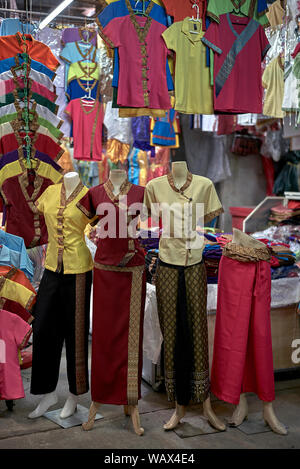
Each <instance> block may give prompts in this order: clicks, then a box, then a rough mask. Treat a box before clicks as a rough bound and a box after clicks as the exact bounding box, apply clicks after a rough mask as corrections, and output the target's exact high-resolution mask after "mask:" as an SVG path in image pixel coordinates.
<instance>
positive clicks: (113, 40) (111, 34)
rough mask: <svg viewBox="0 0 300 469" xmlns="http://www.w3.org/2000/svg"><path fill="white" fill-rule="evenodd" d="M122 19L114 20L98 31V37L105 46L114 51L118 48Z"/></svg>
mask: <svg viewBox="0 0 300 469" xmlns="http://www.w3.org/2000/svg"><path fill="white" fill-rule="evenodd" d="M121 20H122V18H114V19H113V20H112V21H110V22H109V23H108V25H107V26H105V28H101V29H100V36H101V37H102V39H103V40H104V41H105V42H106V44H107V45H108V46H109V47H110V48H111V49H114V48H115V47H119V46H120V21H121Z"/></svg>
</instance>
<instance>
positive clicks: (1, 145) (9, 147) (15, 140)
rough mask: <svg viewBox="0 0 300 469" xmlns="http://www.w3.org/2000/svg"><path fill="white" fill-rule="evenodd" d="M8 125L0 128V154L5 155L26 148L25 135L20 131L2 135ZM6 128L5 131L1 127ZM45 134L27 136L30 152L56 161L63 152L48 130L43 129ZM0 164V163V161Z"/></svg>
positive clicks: (35, 133)
mask: <svg viewBox="0 0 300 469" xmlns="http://www.w3.org/2000/svg"><path fill="white" fill-rule="evenodd" d="M8 125H10V123H6V124H4V125H1V126H0V154H1V155H5V154H7V153H9V152H12V151H14V150H17V149H18V148H19V147H22V146H26V140H25V137H26V133H25V132H22V131H20V130H16V131H15V132H14V133H8V134H3V133H2V132H5V131H7V130H8V129H7V126H8ZM4 126H6V129H5V128H4V129H3V127H4ZM44 131H45V133H37V132H34V133H32V132H30V133H29V134H28V135H29V137H30V138H31V148H32V150H37V151H39V152H42V153H45V154H47V155H48V156H49V158H50V159H51V160H53V161H58V160H59V158H60V157H61V156H62V155H63V153H64V150H63V149H62V147H61V146H60V145H59V144H58V143H56V142H55V141H54V140H53V138H52V136H51V134H50V132H49V130H48V129H46V128H44ZM0 164H1V161H0Z"/></svg>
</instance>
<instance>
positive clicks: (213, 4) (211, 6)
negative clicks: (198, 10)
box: [207, 0, 270, 28]
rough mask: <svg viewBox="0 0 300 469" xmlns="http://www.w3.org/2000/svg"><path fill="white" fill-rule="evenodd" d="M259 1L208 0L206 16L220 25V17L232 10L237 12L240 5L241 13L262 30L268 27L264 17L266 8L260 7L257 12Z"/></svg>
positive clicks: (266, 19) (267, 21)
mask: <svg viewBox="0 0 300 469" xmlns="http://www.w3.org/2000/svg"><path fill="white" fill-rule="evenodd" d="M258 1H259V0H241V1H239V0H222V1H220V0H208V5H207V15H208V16H209V17H210V18H211V19H212V20H214V21H216V22H217V23H220V16H221V15H224V14H225V13H231V12H232V11H233V10H234V9H235V10H237V9H238V7H239V4H240V8H241V12H242V13H243V14H244V15H246V16H249V17H250V18H253V19H254V20H255V21H258V23H260V24H261V25H262V26H263V27H264V28H267V27H268V26H270V24H269V20H268V18H267V16H266V14H265V13H266V10H267V8H266V6H265V1H264V6H262V7H260V11H258Z"/></svg>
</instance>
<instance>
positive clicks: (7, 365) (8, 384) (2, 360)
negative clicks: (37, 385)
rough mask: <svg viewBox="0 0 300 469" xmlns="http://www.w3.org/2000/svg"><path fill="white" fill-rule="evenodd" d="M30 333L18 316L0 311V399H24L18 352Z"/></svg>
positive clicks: (28, 327)
mask: <svg viewBox="0 0 300 469" xmlns="http://www.w3.org/2000/svg"><path fill="white" fill-rule="evenodd" d="M31 331H32V330H31V327H30V326H29V324H28V323H27V322H25V321H23V319H21V318H20V317H19V316H17V315H16V314H13V313H9V312H8V311H5V310H3V309H1V310H0V399H3V400H4V399H5V400H14V399H22V398H23V397H25V394H24V387H23V382H22V377H21V372H20V364H19V356H18V350H20V349H21V348H23V347H25V345H26V344H27V342H28V339H29V337H30V335H31Z"/></svg>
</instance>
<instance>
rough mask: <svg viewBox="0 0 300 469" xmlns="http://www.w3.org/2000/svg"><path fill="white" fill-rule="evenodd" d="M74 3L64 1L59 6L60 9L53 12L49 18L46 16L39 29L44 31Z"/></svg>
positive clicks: (67, 0)
mask: <svg viewBox="0 0 300 469" xmlns="http://www.w3.org/2000/svg"><path fill="white" fill-rule="evenodd" d="M72 2H74V0H64V1H63V2H61V4H60V5H58V7H56V8H55V10H53V11H52V12H51V13H50V14H49V15H48V16H46V18H45V19H44V20H43V21H41V23H40V25H39V29H44V28H45V27H46V26H47V24H49V23H50V22H51V21H52V20H53V19H54V18H56V17H57V16H58V15H59V14H60V13H61V12H62V11H63V10H64V9H65V8H67V6H69V5H70V4H71V3H72Z"/></svg>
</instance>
